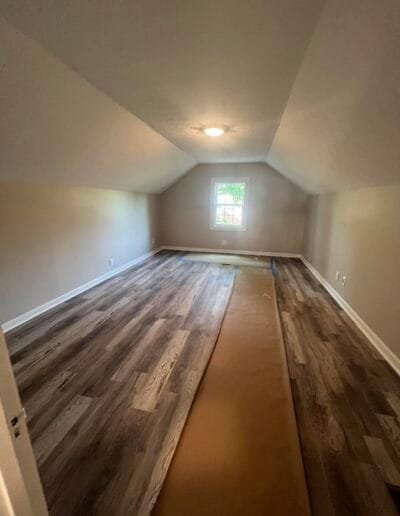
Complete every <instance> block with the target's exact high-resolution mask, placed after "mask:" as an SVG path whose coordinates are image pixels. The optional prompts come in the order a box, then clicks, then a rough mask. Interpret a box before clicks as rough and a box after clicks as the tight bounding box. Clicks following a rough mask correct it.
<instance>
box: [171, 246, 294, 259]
mask: <svg viewBox="0 0 400 516" xmlns="http://www.w3.org/2000/svg"><path fill="white" fill-rule="evenodd" d="M162 249H165V250H168V251H186V252H193V253H218V254H243V255H250V256H274V257H277V258H279V257H280V258H301V257H302V255H301V254H298V253H280V252H273V251H248V250H244V249H225V248H222V249H211V248H207V247H181V246H176V245H164V246H163V247H162Z"/></svg>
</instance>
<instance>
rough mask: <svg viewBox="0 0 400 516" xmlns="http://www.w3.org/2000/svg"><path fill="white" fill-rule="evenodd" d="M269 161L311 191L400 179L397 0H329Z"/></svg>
mask: <svg viewBox="0 0 400 516" xmlns="http://www.w3.org/2000/svg"><path fill="white" fill-rule="evenodd" d="M267 162H268V163H269V164H270V165H271V166H273V167H274V168H276V169H277V170H279V171H280V172H281V173H283V174H284V175H286V176H287V177H289V178H291V179H292V180H293V181H294V182H296V183H298V184H299V185H301V186H302V187H303V188H305V189H307V190H308V191H311V192H318V193H320V192H331V191H341V190H342V191H343V190H348V189H354V188H361V187H365V186H378V185H390V184H396V183H400V1H399V0H379V1H377V0H330V1H328V2H327V4H326V7H325V9H324V11H323V13H322V16H321V19H320V21H319V23H318V25H317V28H316V31H315V33H314V36H313V38H312V40H311V43H310V45H309V48H308V50H307V53H306V56H305V59H304V62H303V64H302V66H301V69H300V72H299V74H298V76H297V79H296V81H295V83H294V86H293V90H292V93H291V96H290V98H289V102H288V105H287V106H286V109H285V112H284V114H283V117H282V121H281V124H280V127H279V129H278V131H277V133H276V136H275V139H274V143H273V145H272V147H271V149H270V152H269V156H268V159H267ZM399 202H400V199H399Z"/></svg>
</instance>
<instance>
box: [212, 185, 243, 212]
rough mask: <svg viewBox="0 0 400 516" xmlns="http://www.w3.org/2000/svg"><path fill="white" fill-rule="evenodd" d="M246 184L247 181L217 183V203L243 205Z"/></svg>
mask: <svg viewBox="0 0 400 516" xmlns="http://www.w3.org/2000/svg"><path fill="white" fill-rule="evenodd" d="M245 189H246V185H245V183H217V184H216V202H217V204H237V205H239V206H241V205H243V202H244V195H245Z"/></svg>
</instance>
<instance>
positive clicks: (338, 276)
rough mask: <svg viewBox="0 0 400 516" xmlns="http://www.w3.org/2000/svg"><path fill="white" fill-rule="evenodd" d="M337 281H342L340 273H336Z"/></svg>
mask: <svg viewBox="0 0 400 516" xmlns="http://www.w3.org/2000/svg"><path fill="white" fill-rule="evenodd" d="M335 279H336V281H339V279H340V271H336V275H335Z"/></svg>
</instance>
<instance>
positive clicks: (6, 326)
mask: <svg viewBox="0 0 400 516" xmlns="http://www.w3.org/2000/svg"><path fill="white" fill-rule="evenodd" d="M161 250H162V247H159V248H157V249H153V250H152V251H149V252H148V253H146V254H142V255H141V256H138V257H137V258H135V259H134V260H131V261H129V262H127V263H125V264H124V265H121V267H118V268H117V269H113V270H111V271H110V272H106V273H105V274H102V275H101V276H98V277H97V278H94V279H92V280H91V281H88V282H87V283H84V284H83V285H80V286H79V287H76V288H74V289H73V290H70V291H69V292H65V294H61V296H58V297H56V298H54V299H51V300H50V301H47V303H44V304H43V305H40V306H37V307H36V308H32V310H29V311H28V312H25V313H23V314H21V315H19V316H18V317H15V319H11V320H10V321H7V322H5V323H3V324H2V325H1V327H2V330H3V332H4V333H6V332H8V331H10V330H12V329H14V328H16V327H17V326H20V325H21V324H24V323H26V322H28V321H30V320H31V319H33V318H34V317H37V316H38V315H40V314H43V313H44V312H47V311H48V310H51V309H52V308H54V307H56V306H57V305H60V304H61V303H64V301H68V299H71V298H72V297H75V296H77V295H78V294H81V293H82V292H85V291H86V290H89V289H90V288H93V287H95V286H96V285H99V284H100V283H103V281H106V280H108V279H109V278H112V277H113V276H116V275H117V274H120V273H121V272H123V271H125V270H127V269H129V268H130V267H133V266H134V265H137V264H138V263H140V262H143V261H144V260H147V258H150V257H151V256H153V255H155V254H157V253H159V252H160V251H161Z"/></svg>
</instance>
